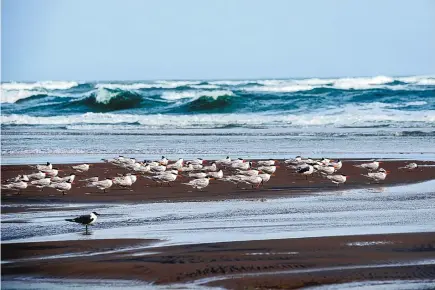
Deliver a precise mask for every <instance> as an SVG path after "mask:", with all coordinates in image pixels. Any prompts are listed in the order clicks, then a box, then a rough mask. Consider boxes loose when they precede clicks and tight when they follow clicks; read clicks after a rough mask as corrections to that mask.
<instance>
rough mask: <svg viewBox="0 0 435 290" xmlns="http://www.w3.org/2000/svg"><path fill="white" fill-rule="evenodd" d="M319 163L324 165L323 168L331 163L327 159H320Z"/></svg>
mask: <svg viewBox="0 0 435 290" xmlns="http://www.w3.org/2000/svg"><path fill="white" fill-rule="evenodd" d="M319 162H320V163H322V164H323V165H325V166H328V165H329V163H330V162H331V159H328V158H322V159H320V161H319Z"/></svg>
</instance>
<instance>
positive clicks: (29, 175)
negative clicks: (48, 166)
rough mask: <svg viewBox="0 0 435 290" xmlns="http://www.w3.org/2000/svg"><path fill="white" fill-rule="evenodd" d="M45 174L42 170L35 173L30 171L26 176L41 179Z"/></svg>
mask: <svg viewBox="0 0 435 290" xmlns="http://www.w3.org/2000/svg"><path fill="white" fill-rule="evenodd" d="M46 176H47V174H45V173H44V172H41V171H39V172H37V173H32V174H27V177H28V178H29V179H43V178H45V177H46Z"/></svg>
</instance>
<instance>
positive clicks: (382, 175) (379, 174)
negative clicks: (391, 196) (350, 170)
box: [361, 168, 390, 182]
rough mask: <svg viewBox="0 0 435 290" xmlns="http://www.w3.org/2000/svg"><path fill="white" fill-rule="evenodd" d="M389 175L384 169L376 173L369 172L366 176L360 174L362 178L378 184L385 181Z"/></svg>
mask: <svg viewBox="0 0 435 290" xmlns="http://www.w3.org/2000/svg"><path fill="white" fill-rule="evenodd" d="M388 173H390V172H389V171H386V170H385V169H383V168H381V169H379V171H378V172H369V173H367V174H361V175H362V176H365V177H368V178H370V179H372V180H373V181H375V182H379V181H382V180H385V178H387V174H388Z"/></svg>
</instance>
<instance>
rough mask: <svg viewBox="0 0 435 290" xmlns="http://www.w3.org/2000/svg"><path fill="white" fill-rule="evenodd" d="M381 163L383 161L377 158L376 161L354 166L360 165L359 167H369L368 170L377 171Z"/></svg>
mask: <svg viewBox="0 0 435 290" xmlns="http://www.w3.org/2000/svg"><path fill="white" fill-rule="evenodd" d="M380 163H381V162H379V161H376V160H375V161H373V162H370V163H363V164H360V165H354V166H355V167H358V168H364V169H367V170H368V171H375V170H377V169H378V168H379V164H380Z"/></svg>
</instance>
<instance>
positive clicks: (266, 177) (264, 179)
mask: <svg viewBox="0 0 435 290" xmlns="http://www.w3.org/2000/svg"><path fill="white" fill-rule="evenodd" d="M258 176H259V177H260V178H261V179H262V181H261V185H264V184H265V183H266V182H268V181H269V180H270V177H271V175H270V174H268V173H260V174H258Z"/></svg>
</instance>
